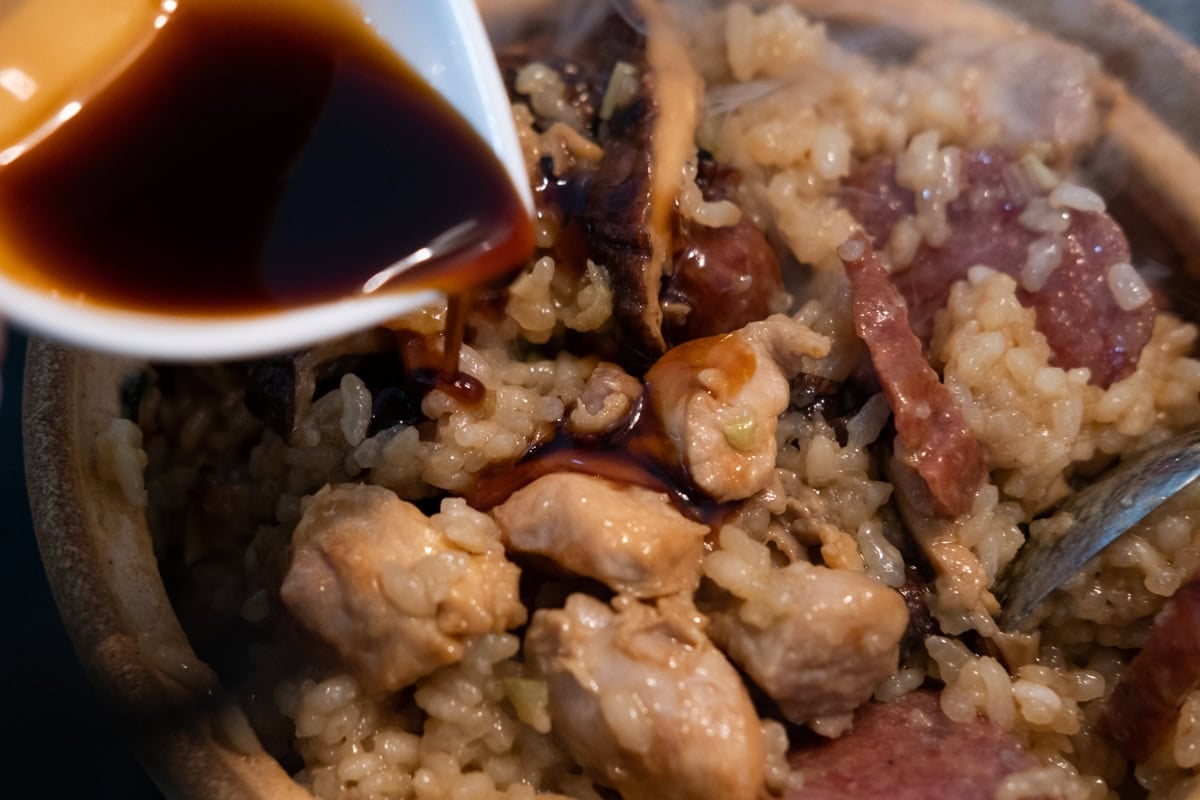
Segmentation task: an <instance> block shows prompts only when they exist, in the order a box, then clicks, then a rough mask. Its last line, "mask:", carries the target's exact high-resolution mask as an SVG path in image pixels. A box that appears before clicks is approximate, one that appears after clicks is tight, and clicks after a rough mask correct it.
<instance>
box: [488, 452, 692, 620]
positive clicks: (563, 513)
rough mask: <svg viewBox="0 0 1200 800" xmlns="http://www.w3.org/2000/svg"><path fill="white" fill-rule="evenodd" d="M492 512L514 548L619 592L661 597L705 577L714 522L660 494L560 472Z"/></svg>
mask: <svg viewBox="0 0 1200 800" xmlns="http://www.w3.org/2000/svg"><path fill="white" fill-rule="evenodd" d="M492 514H493V515H494V516H495V518H496V522H497V523H499V525H500V531H501V533H502V535H503V537H504V544H505V545H506V546H507V547H508V548H509V549H510V550H515V551H518V552H521V553H535V554H537V555H541V556H545V557H547V558H549V559H551V560H552V561H554V562H555V563H556V564H558V565H559V566H561V567H563V568H564V569H566V570H568V571H570V572H574V573H576V574H578V575H586V576H587V577H589V578H595V579H596V580H598V581H601V582H602V583H604V584H606V585H607V586H609V587H611V588H612V589H614V590H616V591H618V592H626V593H628V594H632V595H634V596H636V597H661V596H663V595H667V594H674V593H676V592H681V591H684V590H686V589H695V588H696V585H697V584H698V583H699V581H700V559H701V558H702V557H703V555H704V537H705V535H706V534H707V533H708V527H707V526H706V525H701V524H700V523H698V522H693V521H691V520H689V519H688V518H687V517H685V516H683V515H682V514H680V513H679V512H678V511H676V510H675V508H674V507H673V506H672V505H671V503H670V500H668V498H667V496H666V495H665V494H661V493H659V492H652V491H650V490H648V489H643V488H641V487H638V486H629V485H618V484H615V483H611V482H609V481H606V480H603V479H602V478H593V477H591V476H590V475H576V474H572V473H565V472H559V473H555V474H552V475H546V476H545V477H542V478H538V479H537V480H536V481H534V482H533V483H531V484H529V485H528V486H526V487H525V488H524V489H521V490H520V491H519V492H516V493H514V494H513V495H512V497H510V498H509V499H508V500H507V501H506V502H505V503H504V504H503V505H501V506H499V507H497V508H496V509H495V510H494V511H493V512H492Z"/></svg>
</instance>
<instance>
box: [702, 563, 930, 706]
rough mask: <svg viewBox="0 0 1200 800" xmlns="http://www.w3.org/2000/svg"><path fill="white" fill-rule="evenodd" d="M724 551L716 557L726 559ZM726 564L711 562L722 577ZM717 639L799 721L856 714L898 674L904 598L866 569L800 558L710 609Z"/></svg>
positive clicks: (905, 621)
mask: <svg viewBox="0 0 1200 800" xmlns="http://www.w3.org/2000/svg"><path fill="white" fill-rule="evenodd" d="M728 555H729V554H728V553H725V552H723V551H718V552H717V553H715V554H714V555H713V556H710V557H709V558H710V559H721V558H727V557H728ZM714 566H715V567H716V569H720V567H719V566H716V565H713V564H706V569H709V570H712V571H713V572H714V574H716V569H714ZM710 616H711V619H712V626H711V634H712V637H713V640H714V641H716V642H717V644H718V645H720V646H721V648H722V649H723V650H724V651H725V652H726V653H728V654H729V657H730V658H732V659H733V661H734V662H735V663H737V664H738V665H739V666H740V667H741V668H742V669H744V670H745V671H746V672H747V674H749V675H750V677H751V678H753V679H754V682H755V683H757V684H758V685H759V686H760V687H762V689H763V691H765V692H766V693H767V694H768V695H770V696H771V697H772V698H773V699H774V700H775V701H776V702H777V703H779V707H780V709H781V710H782V711H783V713H784V714H785V715H786V716H787V718H788V719H790V720H792V721H793V722H796V723H798V724H803V723H809V722H812V721H814V720H818V719H821V718H828V717H835V716H839V715H845V714H849V713H851V712H852V711H854V709H856V708H857V707H858V706H859V705H861V704H862V703H864V702H866V700H867V699H868V698H870V696H871V695H872V693H874V691H875V688H876V687H877V686H878V685H879V684H880V683H882V682H883V680H884V679H885V678H887V677H888V676H889V675H891V674H892V673H893V672H895V671H896V665H897V663H898V661H899V658H900V640H901V638H902V637H903V636H904V632H905V630H906V629H907V627H908V609H907V607H906V606H905V603H904V599H903V598H902V597H901V596H900V595H899V594H898V593H896V592H895V591H893V590H892V589H889V588H888V587H886V586H884V585H883V584H881V583H879V582H878V581H876V580H875V579H873V578H870V577H868V576H866V575H865V574H863V573H861V572H855V571H852V570H842V569H829V568H827V567H821V566H815V565H813V564H808V563H805V562H797V563H794V564H791V565H790V566H787V567H784V568H781V569H770V570H768V571H765V572H764V576H763V579H762V580H761V581H760V582H759V585H758V586H756V587H755V588H754V590H753V596H751V597H739V598H737V599H736V600H734V602H733V603H732V604H730V605H728V606H725V607H723V608H721V609H720V610H717V611H710Z"/></svg>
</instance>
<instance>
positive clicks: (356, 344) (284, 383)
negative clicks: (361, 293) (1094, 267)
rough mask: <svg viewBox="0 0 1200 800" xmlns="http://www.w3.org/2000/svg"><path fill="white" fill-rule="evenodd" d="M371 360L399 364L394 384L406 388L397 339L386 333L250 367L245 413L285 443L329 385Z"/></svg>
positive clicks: (367, 334)
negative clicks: (368, 359)
mask: <svg viewBox="0 0 1200 800" xmlns="http://www.w3.org/2000/svg"><path fill="white" fill-rule="evenodd" d="M368 356H376V357H382V358H385V359H388V360H389V361H390V362H394V363H395V365H396V370H397V372H396V378H395V383H396V384H397V385H399V384H401V383H402V374H403V373H402V372H401V371H400V360H399V357H398V355H396V341H395V338H394V336H393V335H392V334H391V333H390V332H388V331H386V330H383V329H373V330H369V331H364V332H363V333H359V334H355V335H353V336H348V337H345V338H342V339H337V340H335V341H332V342H327V343H325V344H321V345H318V346H316V347H314V348H312V349H311V350H305V351H303V352H300V353H286V354H283V355H277V356H269V357H267V358H263V359H259V360H258V361H253V362H251V363H250V364H249V365H248V366H247V368H246V408H247V409H249V411H250V413H251V414H253V415H254V416H255V417H257V418H258V419H260V420H262V421H263V423H265V424H266V425H267V426H268V427H269V428H271V429H272V430H274V431H275V432H276V433H278V434H279V435H280V436H282V437H284V438H285V439H286V438H287V437H289V436H291V434H292V431H293V430H295V427H296V423H297V421H298V420H299V419H300V418H301V417H303V416H304V414H305V412H306V411H307V410H308V407H309V406H310V405H311V404H312V401H313V400H314V399H315V398H316V397H317V396H319V394H318V389H319V388H320V386H321V384H326V383H327V382H328V381H329V380H330V379H334V380H340V378H341V376H342V375H345V374H346V373H348V372H354V371H355V366H361V364H360V361H361V360H363V359H365V358H366V357H368ZM385 371H386V370H385ZM371 388H373V389H379V388H383V387H381V386H377V387H371Z"/></svg>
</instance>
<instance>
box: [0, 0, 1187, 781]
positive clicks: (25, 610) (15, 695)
mask: <svg viewBox="0 0 1200 800" xmlns="http://www.w3.org/2000/svg"><path fill="white" fill-rule="evenodd" d="M1143 4H1144V5H1146V6H1147V7H1148V8H1150V9H1151V10H1153V11H1155V12H1157V13H1160V14H1162V15H1163V16H1165V17H1166V18H1168V19H1170V20H1172V22H1173V24H1174V25H1175V27H1176V29H1177V30H1179V31H1180V32H1181V33H1183V34H1184V35H1185V36H1187V37H1189V38H1191V39H1192V40H1193V41H1196V40H1197V39H1200V1H1197V0H1143ZM1197 113H1200V111H1198V112H1197ZM7 349H8V355H7V358H6V360H5V361H4V367H3V381H4V382H3V387H4V394H3V399H2V400H0V613H2V614H4V617H5V619H4V621H3V622H0V720H2V721H3V722H4V723H5V727H6V728H7V729H8V731H9V732H10V735H8V736H5V737H4V738H5V739H6V740H7V741H6V742H5V748H4V750H5V752H4V756H5V770H4V771H5V773H6V774H5V778H4V784H5V789H4V790H3V792H2V794H3V795H4V796H7V797H41V798H77V800H99V799H100V798H105V799H106V800H107V799H111V798H130V799H131V800H141V799H142V798H157V797H160V795H159V794H158V792H157V791H156V789H155V788H154V786H153V784H152V783H150V781H149V779H148V778H147V777H146V776H145V774H144V773H143V772H142V770H141V768H140V767H139V766H138V764H137V762H136V761H135V760H134V758H133V757H132V755H131V754H130V752H129V750H128V749H127V748H126V747H125V746H124V744H123V743H122V742H121V741H120V740H119V739H117V738H116V737H115V736H114V735H113V733H112V729H111V726H110V725H109V723H108V720H107V719H106V718H105V716H104V713H103V712H102V711H101V710H100V708H99V707H98V706H97V704H96V701H95V699H94V698H93V696H92V693H91V690H90V687H89V686H88V684H87V681H86V679H85V677H84V675H83V672H82V670H81V669H80V667H79V665H78V662H77V661H76V659H75V654H74V651H72V649H71V645H70V642H68V641H67V637H66V634H65V632H64V631H63V628H62V623H61V622H60V621H59V618H58V613H57V611H56V609H55V607H54V601H53V598H52V597H51V596H50V589H49V587H48V586H47V584H46V577H45V574H44V573H43V571H42V566H41V561H40V559H39V556H38V551H37V544H36V542H35V541H34V537H33V531H32V529H31V526H30V521H29V503H28V501H27V499H26V496H25V473H24V467H23V463H22V458H23V456H22V450H21V434H20V418H21V398H20V387H21V375H22V372H23V369H24V361H25V359H24V355H25V339H24V338H23V337H22V336H21V335H20V334H17V333H12V334H10V338H9V342H8V348H7Z"/></svg>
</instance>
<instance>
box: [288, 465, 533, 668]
mask: <svg viewBox="0 0 1200 800" xmlns="http://www.w3.org/2000/svg"><path fill="white" fill-rule="evenodd" d="M473 544H474V542H473ZM473 549H474V550H475V551H474V552H471V551H468V550H466V549H463V548H461V547H459V546H458V545H456V544H455V543H454V542H452V541H451V540H450V539H449V538H448V537H447V536H446V535H445V534H443V533H442V532H441V531H439V530H438V529H437V528H435V527H434V526H433V525H432V524H431V522H430V520H429V519H428V518H427V517H426V516H425V515H424V514H422V513H421V512H420V511H419V510H418V509H417V508H416V506H413V505H412V504H411V503H407V502H405V501H403V500H401V499H400V498H398V497H397V496H396V495H395V494H393V493H392V492H391V491H389V490H387V489H383V488H380V487H377V486H361V485H355V486H351V485H344V486H333V487H330V486H327V487H325V488H324V489H322V490H321V491H319V492H317V494H316V495H315V496H314V497H313V498H312V499H311V501H310V503H309V505H308V508H307V509H306V510H305V511H304V516H303V517H302V518H301V520H300V524H299V525H297V526H296V531H295V533H294V534H293V535H292V559H291V565H290V567H289V569H288V572H287V575H286V577H285V578H284V581H283V586H282V587H281V589H280V595H281V597H282V599H283V602H284V603H285V604H286V605H287V607H288V609H289V610H290V611H291V612H292V614H293V615H294V616H295V618H296V620H297V621H298V622H299V623H300V624H301V625H303V626H304V627H305V628H307V629H308V630H309V631H311V632H312V633H313V634H315V635H316V636H317V637H318V638H320V639H321V640H323V641H324V642H325V643H326V644H328V645H330V646H331V647H332V648H333V649H334V650H335V651H336V652H337V654H338V655H339V656H340V657H341V659H342V660H343V661H344V662H345V663H346V664H347V665H348V666H349V667H350V668H351V669H352V670H353V672H354V674H355V676H356V677H357V678H358V679H359V680H360V681H361V682H362V683H363V685H364V686H366V687H367V688H368V689H369V690H371V691H379V692H389V691H395V690H397V689H400V688H402V687H404V686H406V685H408V684H410V683H412V682H413V681H415V680H416V679H417V678H420V677H421V676H423V675H427V674H429V673H430V672H432V671H433V670H435V669H437V668H438V667H440V666H442V665H444V664H450V663H454V662H456V661H458V660H459V659H461V658H462V655H463V642H464V640H465V639H466V638H467V637H469V636H471V635H473V634H481V633H487V632H493V631H496V632H498V631H504V630H507V629H509V628H512V627H515V626H517V625H520V624H521V623H523V622H524V621H525V608H524V606H523V605H522V604H521V602H520V599H519V597H518V591H517V582H518V578H519V577H520V570H518V569H517V567H516V566H515V565H514V564H512V563H510V562H509V561H507V560H506V559H505V558H504V553H503V549H502V547H501V545H500V543H499V541H498V539H497V541H496V542H495V545H494V548H489V549H487V550H486V552H478V550H479V549H480V548H479V547H478V546H475V547H474V548H473Z"/></svg>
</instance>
